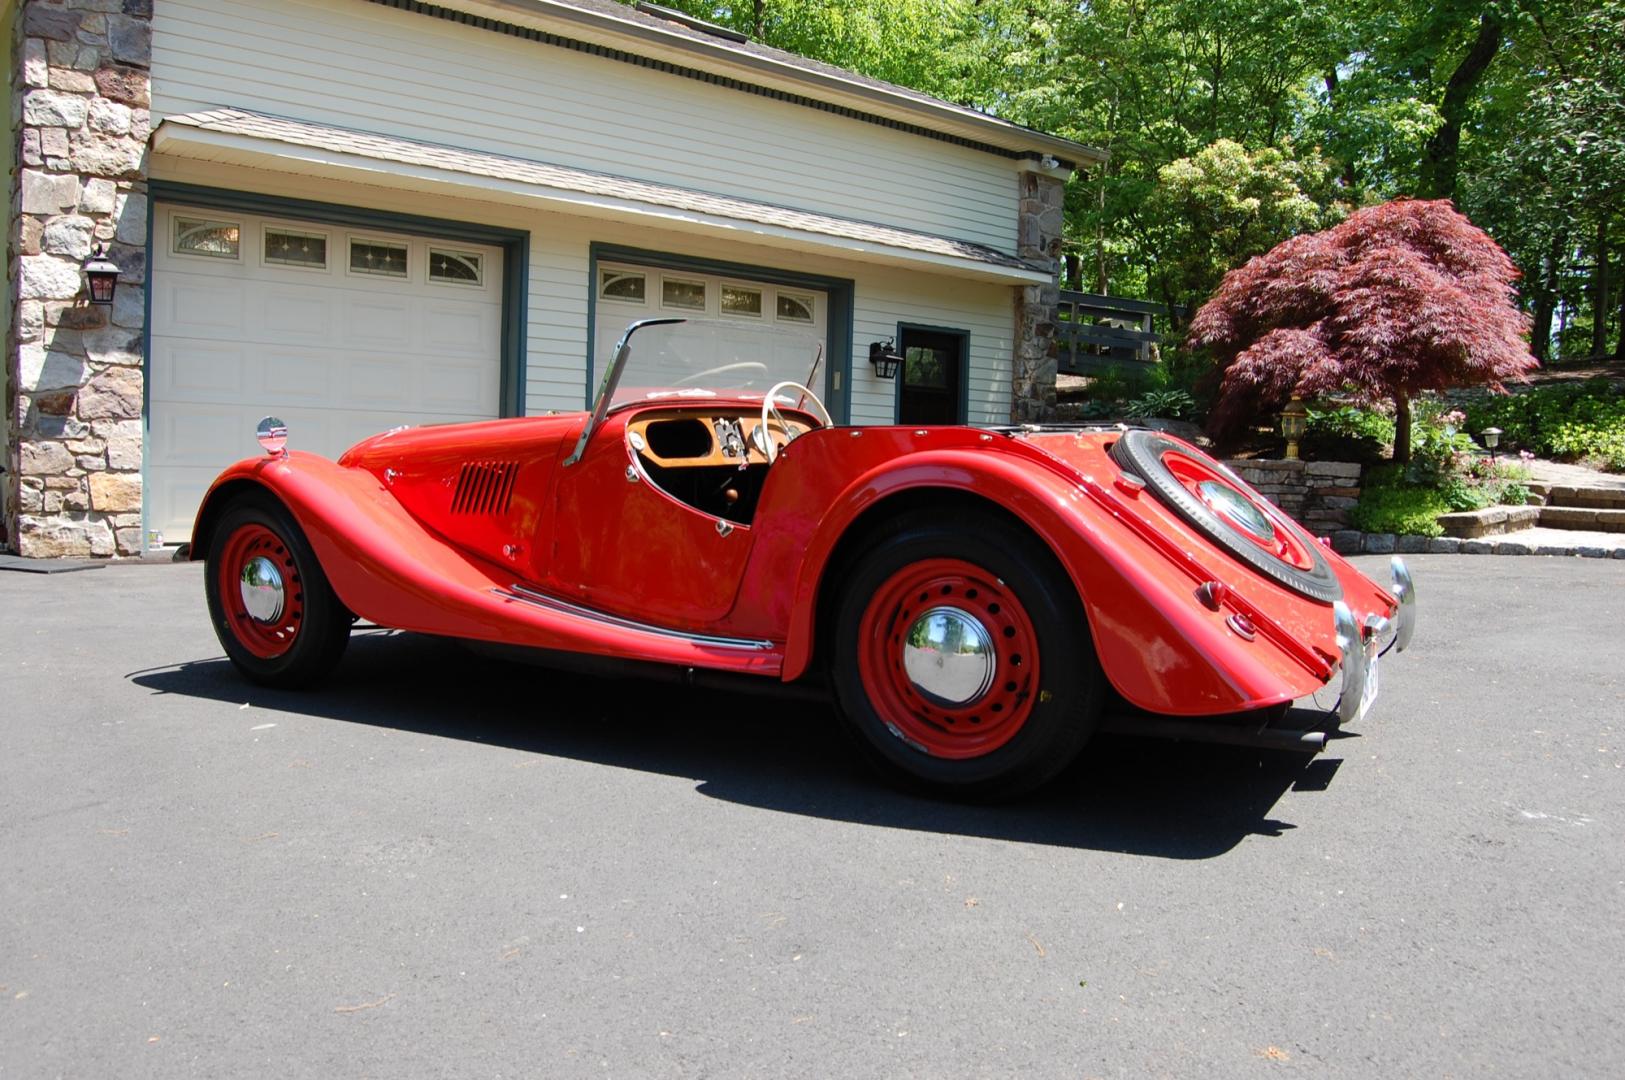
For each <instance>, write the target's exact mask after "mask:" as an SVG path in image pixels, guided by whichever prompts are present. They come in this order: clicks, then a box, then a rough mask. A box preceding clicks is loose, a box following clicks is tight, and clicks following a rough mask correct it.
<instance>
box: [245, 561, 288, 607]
mask: <svg viewBox="0 0 1625 1080" xmlns="http://www.w3.org/2000/svg"><path fill="white" fill-rule="evenodd" d="M240 584H241V587H242V594H243V610H244V611H246V612H248V614H249V616H250V617H251V618H253V619H254V620H255V621H256V622H262V623H269V622H276V620H278V619H280V618H281V617H282V609H283V606H284V601H285V599H286V597H285V595H284V592H283V587H282V571H280V570H278V569H277V568H276V564H275V563H273V562H272V561H271V560H270V559H267V558H266V557H265V556H263V555H256V556H254V557H253V558H252V559H249V560H248V562H247V563H246V564H245V565H244V566H243V576H242V581H241V583H240Z"/></svg>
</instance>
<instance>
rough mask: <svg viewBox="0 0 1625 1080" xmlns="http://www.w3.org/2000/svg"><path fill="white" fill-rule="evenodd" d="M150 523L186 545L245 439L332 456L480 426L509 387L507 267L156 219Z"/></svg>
mask: <svg viewBox="0 0 1625 1080" xmlns="http://www.w3.org/2000/svg"><path fill="white" fill-rule="evenodd" d="M154 224H155V229H156V236H155V238H154V239H155V241H156V242H155V243H154V244H153V249H154V250H153V254H154V268H153V270H154V272H153V295H152V347H151V351H150V354H149V370H148V386H149V387H150V395H151V399H150V402H149V409H150V412H149V428H148V437H147V448H146V461H147V475H146V493H147V494H146V501H147V508H146V521H147V528H148V530H149V531H152V530H157V531H160V532H162V533H163V535H164V538H165V540H166V542H169V543H175V542H177V541H180V540H184V539H185V538H186V536H187V534H188V533H189V532H190V530H191V525H192V518H193V516H194V515H195V514H196V512H197V507H198V504H199V502H200V501H201V499H202V497H203V493H204V492H205V491H206V490H207V489H208V485H209V483H210V481H212V480H213V479H214V476H215V474H217V473H218V472H219V471H220V470H221V469H222V468H223V467H224V466H226V465H227V464H229V463H230V462H232V461H235V460H237V459H238V458H242V457H246V456H249V455H252V454H256V453H259V452H260V450H259V447H258V446H257V445H256V444H255V440H254V426H255V424H256V423H257V422H258V421H259V419H260V417H262V416H266V415H268V414H274V415H277V416H280V417H281V418H282V419H283V420H285V421H287V423H288V428H289V431H290V439H289V444H290V445H291V446H292V447H294V448H297V449H301V450H310V451H313V452H315V453H319V454H323V455H326V456H329V457H336V456H337V455H338V454H339V453H341V452H342V451H343V450H344V449H345V448H346V447H348V446H350V445H351V444H353V443H355V442H356V441H358V440H359V439H362V438H365V437H366V436H368V435H371V434H374V433H376V432H379V431H385V430H388V429H389V428H392V427H398V426H400V425H403V424H426V423H442V422H448V421H459V420H481V419H489V418H491V417H494V416H496V415H498V412H499V410H500V400H501V385H502V363H501V350H502V331H501V327H502V282H501V273H502V253H501V251H500V250H499V249H497V248H492V247H483V246H480V245H473V244H466V243H461V242H450V241H447V242H444V243H442V242H437V241H435V240H431V239H424V238H422V237H412V236H400V235H394V234H390V233H387V232H372V231H362V230H353V229H345V228H338V227H335V226H332V225H321V224H316V223H309V222H299V221H293V220H285V219H280V218H268V217H259V216H253V215H244V214H226V213H222V212H220V211H214V210H191V209H188V208H186V207H181V206H163V207H160V208H159V209H158V212H157V214H156V215H155V222H154Z"/></svg>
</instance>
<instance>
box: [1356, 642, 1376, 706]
mask: <svg viewBox="0 0 1625 1080" xmlns="http://www.w3.org/2000/svg"><path fill="white" fill-rule="evenodd" d="M1376 700H1377V657H1376V655H1375V654H1373V655H1372V657H1371V661H1370V663H1368V664H1366V666H1365V686H1364V687H1363V688H1361V690H1360V715H1359V719H1360V720H1364V719H1365V714H1366V711H1367V710H1368V709H1370V708H1371V703H1372V702H1373V701H1376Z"/></svg>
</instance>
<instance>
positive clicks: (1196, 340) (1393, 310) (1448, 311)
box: [1190, 200, 1535, 460]
mask: <svg viewBox="0 0 1625 1080" xmlns="http://www.w3.org/2000/svg"><path fill="white" fill-rule="evenodd" d="M1516 279H1517V269H1516V268H1515V267H1514V266H1513V265H1512V260H1511V259H1509V258H1508V257H1507V255H1506V253H1505V252H1504V251H1502V250H1501V249H1500V248H1499V247H1498V246H1497V245H1496V244H1495V241H1493V240H1491V239H1490V238H1489V237H1488V236H1487V235H1486V234H1485V233H1484V232H1483V230H1481V229H1478V228H1476V227H1475V226H1474V225H1473V224H1472V223H1471V222H1470V221H1468V220H1467V219H1466V218H1465V217H1463V216H1462V215H1461V214H1460V213H1458V212H1457V211H1456V210H1454V209H1453V208H1452V207H1451V206H1450V204H1449V203H1448V202H1446V201H1444V200H1436V201H1426V202H1422V201H1411V200H1403V201H1398V202H1391V203H1386V204H1383V205H1381V206H1374V207H1368V208H1366V209H1364V210H1360V211H1357V212H1356V213H1354V214H1353V215H1351V216H1350V217H1349V218H1348V220H1346V221H1344V222H1343V223H1342V224H1340V225H1336V226H1333V227H1332V228H1330V229H1326V230H1324V231H1322V232H1318V233H1309V234H1305V235H1302V236H1297V237H1294V238H1292V239H1291V240H1288V241H1286V242H1285V243H1282V244H1281V245H1279V246H1278V247H1276V248H1275V249H1274V250H1272V251H1270V252H1269V253H1268V254H1266V255H1262V256H1259V257H1258V258H1255V259H1252V260H1250V261H1249V262H1248V263H1247V264H1246V265H1245V266H1242V267H1241V268H1240V269H1237V270H1233V271H1231V272H1230V273H1229V274H1227V275H1225V278H1224V282H1223V283H1222V284H1221V285H1220V287H1219V290H1218V292H1217V293H1216V294H1215V295H1214V297H1213V299H1212V300H1210V301H1209V302H1208V303H1207V304H1206V305H1204V306H1203V308H1202V310H1201V311H1199V312H1198V313H1197V315H1196V318H1195V319H1193V320H1192V322H1191V333H1190V340H1191V343H1192V344H1194V345H1196V346H1200V347H1204V348H1207V349H1210V350H1212V352H1213V354H1214V356H1215V357H1216V359H1217V361H1218V364H1219V369H1220V370H1221V371H1222V372H1223V378H1222V381H1221V383H1220V389H1219V397H1218V401H1217V403H1216V406H1215V409H1214V412H1213V416H1212V418H1211V421H1210V424H1211V426H1213V427H1214V428H1215V429H1216V430H1221V431H1222V430H1224V429H1225V428H1226V427H1233V426H1234V425H1235V424H1237V423H1238V422H1240V421H1245V420H1246V419H1248V418H1250V417H1252V416H1255V415H1258V414H1259V413H1261V412H1265V411H1271V410H1273V409H1274V408H1277V407H1279V406H1280V405H1281V404H1284V403H1285V402H1286V400H1287V399H1288V398H1289V397H1290V396H1291V395H1293V394H1299V395H1303V396H1306V397H1312V396H1315V395H1319V394H1324V393H1328V392H1332V391H1345V392H1352V393H1353V394H1354V395H1355V396H1356V397H1358V398H1360V399H1363V400H1365V401H1368V402H1378V401H1391V402H1393V403H1394V406H1395V417H1396V421H1397V424H1396V434H1395V439H1394V447H1395V457H1396V459H1399V460H1404V458H1405V456H1406V455H1407V454H1408V451H1409V449H1410V432H1409V424H1408V418H1409V415H1410V411H1409V402H1410V399H1411V398H1412V397H1414V396H1415V395H1416V394H1417V393H1419V392H1421V391H1423V390H1433V389H1442V388H1444V387H1448V386H1461V385H1470V384H1478V383H1488V384H1490V385H1491V386H1494V387H1497V388H1499V387H1500V385H1501V382H1502V380H1505V379H1511V378H1518V377H1521V376H1523V375H1524V374H1525V373H1526V372H1527V371H1528V370H1529V369H1530V368H1532V367H1533V366H1534V363H1535V361H1534V358H1533V357H1531V356H1530V355H1529V350H1528V348H1527V346H1526V344H1525V341H1524V335H1525V333H1526V332H1527V329H1528V319H1527V317H1526V316H1525V315H1524V314H1523V313H1522V312H1520V311H1519V310H1518V308H1517V306H1516V305H1515V303H1514V300H1515V292H1514V288H1513V283H1514V282H1515V281H1516Z"/></svg>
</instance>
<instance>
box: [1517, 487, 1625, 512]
mask: <svg viewBox="0 0 1625 1080" xmlns="http://www.w3.org/2000/svg"><path fill="white" fill-rule="evenodd" d="M1531 490H1532V489H1531ZM1545 494H1546V505H1547V506H1579V507H1588V508H1590V509H1594V510H1625V488H1612V487H1582V486H1578V485H1574V484H1553V485H1552V486H1551V488H1550V490H1548V491H1547V492H1546V493H1545Z"/></svg>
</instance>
